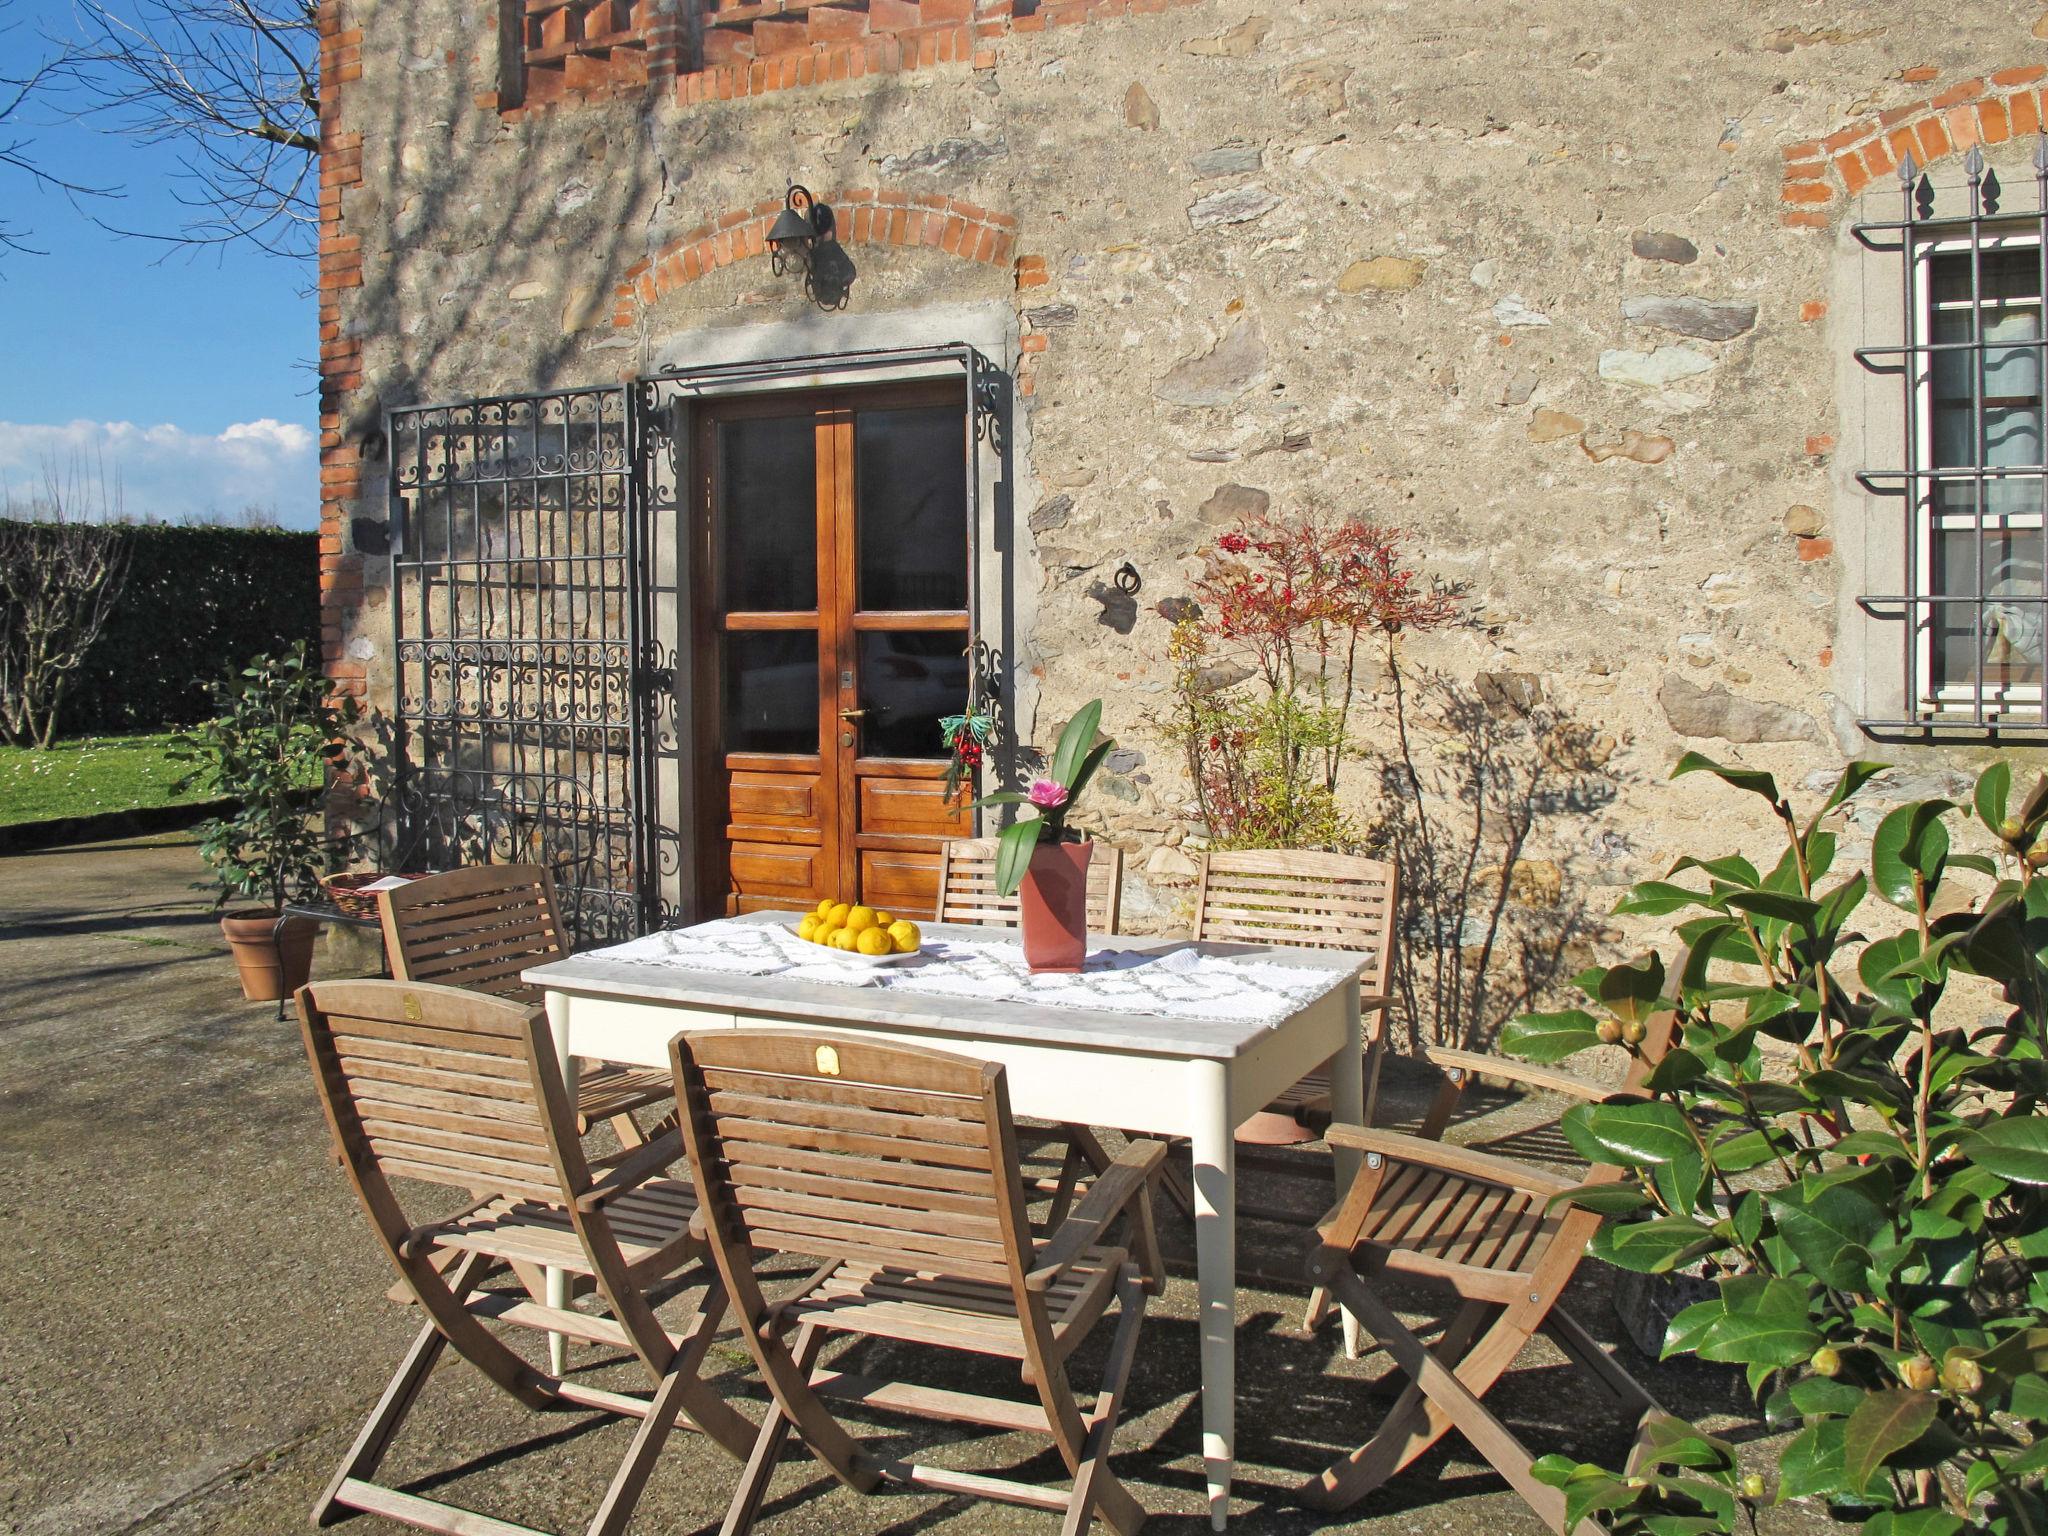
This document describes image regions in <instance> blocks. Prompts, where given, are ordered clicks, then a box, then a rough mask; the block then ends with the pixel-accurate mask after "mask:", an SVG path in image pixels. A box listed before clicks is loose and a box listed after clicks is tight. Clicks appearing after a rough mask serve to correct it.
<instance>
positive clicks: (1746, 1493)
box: [1740, 1472, 1764, 1504]
mask: <svg viewBox="0 0 2048 1536" xmlns="http://www.w3.org/2000/svg"><path fill="white" fill-rule="evenodd" d="M1740 1487H1741V1489H1742V1496H1743V1497H1744V1498H1745V1499H1748V1500H1749V1501H1750V1502H1751V1503H1752V1504H1753V1503H1755V1502H1756V1501H1757V1500H1758V1499H1760V1498H1762V1497H1763V1496H1764V1480H1763V1479H1762V1478H1761V1477H1759V1476H1758V1475H1757V1474H1756V1473H1754V1472H1745V1473H1743V1474H1742V1482H1741V1484H1740Z"/></svg>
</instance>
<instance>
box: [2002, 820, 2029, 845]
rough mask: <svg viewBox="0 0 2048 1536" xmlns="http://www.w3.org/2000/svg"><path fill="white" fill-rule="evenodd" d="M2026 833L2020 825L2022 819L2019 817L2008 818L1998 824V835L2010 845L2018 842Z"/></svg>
mask: <svg viewBox="0 0 2048 1536" xmlns="http://www.w3.org/2000/svg"><path fill="white" fill-rule="evenodd" d="M2024 831H2026V828H2025V827H2023V826H2021V825H2020V819H2019V818H2018V817H2017V816H2008V817H2006V818H2005V820H2003V821H2001V822H2000V823H1999V824H1998V835H1999V836H2000V837H2002V838H2004V839H2005V840H2006V841H2007V842H2008V843H2016V842H2018V841H2019V840H2020V834H2021V833H2022V832H2024Z"/></svg>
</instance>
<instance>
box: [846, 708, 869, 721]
mask: <svg viewBox="0 0 2048 1536" xmlns="http://www.w3.org/2000/svg"><path fill="white" fill-rule="evenodd" d="M866 714H867V711H866V710H864V709H842V710H841V711H839V718H840V719H842V720H858V719H860V718H862V717H863V716H864V715H866Z"/></svg>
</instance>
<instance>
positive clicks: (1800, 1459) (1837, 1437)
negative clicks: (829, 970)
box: [1778, 1419, 1848, 1504]
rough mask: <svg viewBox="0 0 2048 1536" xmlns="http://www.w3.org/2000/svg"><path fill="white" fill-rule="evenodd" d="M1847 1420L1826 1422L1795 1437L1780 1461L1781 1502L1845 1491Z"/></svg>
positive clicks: (1779, 1484)
mask: <svg viewBox="0 0 2048 1536" xmlns="http://www.w3.org/2000/svg"><path fill="white" fill-rule="evenodd" d="M1847 1422H1848V1421H1847V1420H1846V1419H1823V1420H1821V1422H1820V1423H1818V1424H1812V1425H1809V1426H1808V1427H1807V1428H1805V1429H1803V1430H1801V1431H1800V1432H1799V1433H1798V1434H1796V1435H1794V1436H1793V1437H1792V1439H1791V1441H1790V1443H1788V1444H1787V1445H1786V1447H1785V1449H1784V1452H1783V1453H1782V1454H1781V1455H1780V1456H1779V1457H1778V1502H1779V1503H1780V1504H1783V1503H1786V1502H1788V1501H1789V1500H1792V1499H1810V1498H1814V1497H1816V1496H1822V1497H1824V1496H1826V1495H1828V1494H1832V1493H1839V1492H1841V1491H1842V1478H1843V1473H1842V1433H1843V1426H1844V1425H1845V1424H1846V1423H1847Z"/></svg>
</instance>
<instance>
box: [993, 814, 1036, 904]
mask: <svg viewBox="0 0 2048 1536" xmlns="http://www.w3.org/2000/svg"><path fill="white" fill-rule="evenodd" d="M1042 830H1043V828H1042V827H1041V825H1040V822H1039V818H1038V817H1036V816H1032V817H1027V818H1026V819H1025V820H1023V821H1013V822H1011V823H1010V824H1009V825H1008V826H1007V827H1005V828H1003V830H1002V831H1001V833H999V834H998V836H997V839H996V889H997V890H998V891H999V892H1001V893H1002V894H1003V895H1004V896H1014V895H1016V894H1017V892H1018V890H1019V889H1020V888H1021V887H1022V886H1023V884H1024V874H1025V871H1027V870H1028V869H1030V868H1031V855H1032V854H1033V853H1034V852H1036V851H1037V848H1038V835H1039V833H1040V832H1041V831H1042Z"/></svg>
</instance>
